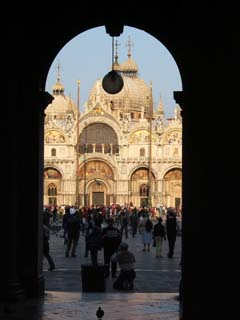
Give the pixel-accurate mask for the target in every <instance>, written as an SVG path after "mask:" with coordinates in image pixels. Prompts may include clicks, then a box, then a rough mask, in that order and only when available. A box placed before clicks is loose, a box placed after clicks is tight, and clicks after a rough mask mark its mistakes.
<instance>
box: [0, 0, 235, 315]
mask: <svg viewBox="0 0 240 320" xmlns="http://www.w3.org/2000/svg"><path fill="white" fill-rule="evenodd" d="M131 5H132V4H129V8H128V10H119V11H116V10H115V9H114V10H112V11H111V8H106V7H105V8H104V5H103V3H101V7H100V8H99V10H97V9H98V7H96V10H94V11H93V10H91V9H90V7H89V8H86V7H85V9H84V10H82V11H78V12H77V13H78V15H77V19H74V18H73V16H74V15H71V13H73V12H74V9H75V8H69V12H68V16H69V17H71V21H68V23H62V24H61V23H59V21H58V23H57V24H55V22H53V23H52V24H49V23H50V22H49V23H48V24H47V23H46V21H43V22H42V24H39V21H38V20H37V21H32V22H31V23H30V22H29V21H28V22H22V24H16V25H15V24H13V23H12V21H10V23H9V25H8V32H9V42H8V46H4V50H7V53H8V59H9V60H8V63H7V65H8V74H9V82H8V95H9V96H8V99H9V106H8V107H7V108H5V109H3V115H2V117H1V118H2V120H3V125H4V129H5V132H7V133H8V135H4V137H6V136H7V139H6V138H4V139H2V147H3V149H2V150H3V152H4V153H5V154H4V157H3V161H4V160H5V162H4V164H3V165H4V167H5V168H11V172H10V173H9V177H8V180H7V182H6V185H4V187H5V191H3V195H4V202H5V203H7V204H9V203H11V212H9V208H8V210H5V212H6V215H5V217H4V218H3V219H4V231H3V233H2V234H3V236H4V238H5V239H9V243H8V246H7V247H6V246H3V250H2V256H3V257H4V260H5V261H6V263H5V264H4V265H3V267H4V270H3V272H2V273H1V284H2V285H1V288H0V295H1V301H5V302H9V301H18V300H21V299H23V298H31V297H39V296H42V295H43V293H44V277H43V271H42V263H41V261H42V260H41V256H42V248H41V243H40V241H39V239H40V238H39V234H40V230H41V229H40V228H41V226H40V223H39V221H40V220H41V219H40V215H41V214H42V203H43V201H42V196H43V195H42V184H43V175H42V173H43V121H44V108H45V107H46V106H47V105H48V104H49V103H50V101H51V100H52V97H51V95H49V94H48V93H46V92H45V91H44V90H45V83H46V78H47V74H48V70H49V68H50V66H51V63H52V61H53V60H54V58H55V56H56V55H57V53H58V52H59V50H61V48H62V47H63V46H64V45H65V44H66V43H67V42H68V41H70V40H71V39H72V38H73V37H74V36H76V35H78V34H79V33H81V32H83V31H86V30H88V29H90V28H94V27H97V26H101V25H106V27H107V31H108V33H110V35H117V34H118V33H119V32H121V28H122V26H124V25H129V26H132V27H135V28H139V29H142V30H144V31H146V32H148V33H149V34H151V35H152V36H154V37H155V38H156V39H159V41H161V42H162V43H163V44H164V45H165V46H166V48H168V50H169V51H170V52H171V54H172V55H173V57H174V59H175V61H176V63H177V65H178V67H179V71H180V73H181V78H182V84H183V92H184V95H183V94H182V93H178V92H177V93H175V100H176V102H177V103H179V105H180V106H181V107H182V109H183V194H184V195H183V206H182V207H183V212H184V216H183V217H184V218H183V242H182V288H183V301H184V303H183V316H184V319H185V320H186V319H199V317H200V306H199V305H200V292H201V289H200V278H201V282H204V279H202V277H201V267H200V266H201V261H202V259H203V256H202V248H201V241H202V237H201V236H200V214H201V215H202V214H203V212H204V213H205V214H206V215H207V216H208V217H209V216H210V214H208V213H211V212H213V211H214V212H218V213H220V214H221V213H223V212H227V211H229V210H231V207H232V209H233V210H234V204H233V203H231V201H230V200H229V201H228V199H232V198H233V195H232V189H231V188H222V186H223V185H225V186H229V185H232V182H233V176H232V175H231V176H230V173H229V170H227V169H228V167H229V166H230V163H231V162H230V158H231V157H229V152H224V153H223V152H222V148H223V145H224V146H225V147H228V150H235V147H236V143H237V141H236V136H237V135H233V134H232V128H233V122H234V121H236V119H234V113H235V112H237V109H236V108H237V107H238V106H237V103H236V100H235V97H234V91H235V92H237V86H236V84H235V80H236V78H234V76H233V70H234V69H235V68H237V67H238V65H239V62H238V60H237V54H236V53H234V52H237V50H235V49H237V45H236V43H237V40H236V39H237V38H239V28H238V27H237V26H234V21H235V22H236V21H238V19H237V18H236V19H235V17H234V13H229V12H228V11H227V10H226V7H228V6H229V5H226V6H225V7H224V12H223V11H221V8H220V6H219V7H218V8H216V7H215V6H214V8H211V7H209V8H208V10H201V9H199V8H198V10H192V9H191V8H189V7H187V5H184V4H181V5H180V4H179V5H175V6H172V2H170V3H169V4H168V3H162V4H161V14H160V12H159V8H158V3H157V2H156V5H155V4H152V5H151V7H150V6H149V7H147V8H146V6H144V9H141V7H139V8H138V10H137V12H136V11H135V9H136V8H135V7H134V8H131ZM89 6H90V5H89ZM103 9H104V10H103ZM131 9H133V10H131ZM189 10H190V13H189ZM30 13H31V12H30ZM30 13H29V12H28V14H29V15H30ZM133 13H134V14H133ZM32 14H35V12H33V13H32ZM22 21H24V19H23V20H22ZM49 21H51V19H50V20H49ZM234 39H235V41H234ZM231 41H232V42H231ZM16 48H17V58H16ZM229 79H231V80H234V81H226V80H229ZM236 83H238V82H237V81H236ZM227 106H231V108H232V109H231V115H232V118H231V121H226V115H228V114H229V113H228V112H227V111H226V107H227ZM9 124H11V126H10V125H9ZM223 128H224V135H221V136H218V132H222V130H223ZM234 137H235V138H234ZM26 166H27V170H26ZM214 166H216V168H217V170H214V171H211V174H210V170H211V168H213V167H214ZM219 175H220V176H221V178H219ZM219 179H220V180H221V183H215V184H214V187H213V181H214V180H215V181H219ZM26 181H28V185H31V190H30V194H29V189H28V190H27V192H28V196H26V190H25V188H24V186H25V183H26ZM219 199H226V200H227V201H220V200H219ZM30 211H31V213H32V212H35V215H33V214H30ZM26 221H27V222H26ZM215 222H216V220H215ZM209 223H210V221H209V220H208V224H209ZM26 234H28V237H26V236H25V235H26ZM212 237H214V231H213V230H212ZM29 239H31V241H29ZM1 243H2V244H3V243H4V241H2V242H1ZM205 249H207V248H206V247H205ZM33 256H34V257H36V259H32V257H33ZM208 264H209V262H208Z"/></svg>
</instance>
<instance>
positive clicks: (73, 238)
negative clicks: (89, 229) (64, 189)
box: [65, 208, 81, 258]
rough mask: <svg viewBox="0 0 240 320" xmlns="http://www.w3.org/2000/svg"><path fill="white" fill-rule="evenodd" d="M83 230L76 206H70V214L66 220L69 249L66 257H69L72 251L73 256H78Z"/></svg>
mask: <svg viewBox="0 0 240 320" xmlns="http://www.w3.org/2000/svg"><path fill="white" fill-rule="evenodd" d="M80 230H81V220H80V217H79V215H78V213H77V212H76V210H75V208H70V214H69V216H68V217H67V220H66V232H67V249H66V254H65V256H66V257H69V253H70V251H71V257H73V258H74V257H76V248H77V244H78V239H79V235H80Z"/></svg>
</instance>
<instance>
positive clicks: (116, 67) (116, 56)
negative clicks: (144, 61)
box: [113, 40, 120, 71]
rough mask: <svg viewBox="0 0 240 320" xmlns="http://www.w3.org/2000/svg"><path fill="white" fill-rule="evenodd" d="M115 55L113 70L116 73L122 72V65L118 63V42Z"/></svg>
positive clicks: (116, 42)
mask: <svg viewBox="0 0 240 320" xmlns="http://www.w3.org/2000/svg"><path fill="white" fill-rule="evenodd" d="M114 46H115V55H114V63H113V69H114V70H116V71H120V64H119V63H118V51H117V47H118V46H120V43H118V41H117V40H116V41H115V44H114Z"/></svg>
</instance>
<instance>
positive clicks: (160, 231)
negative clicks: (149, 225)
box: [153, 217, 166, 258]
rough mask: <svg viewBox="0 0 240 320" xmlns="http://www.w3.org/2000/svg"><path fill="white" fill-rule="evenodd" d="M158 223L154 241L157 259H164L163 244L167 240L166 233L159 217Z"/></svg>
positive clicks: (155, 226)
mask: <svg viewBox="0 0 240 320" xmlns="http://www.w3.org/2000/svg"><path fill="white" fill-rule="evenodd" d="M157 220H158V222H157V223H156V224H155V225H154V227H153V240H154V243H155V247H156V258H162V244H163V240H166V232H165V228H164V225H163V224H162V218H161V217H159V218H158V219H157Z"/></svg>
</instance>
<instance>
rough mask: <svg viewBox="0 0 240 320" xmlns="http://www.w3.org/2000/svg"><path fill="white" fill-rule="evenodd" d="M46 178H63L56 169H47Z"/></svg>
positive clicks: (45, 171) (45, 170)
mask: <svg viewBox="0 0 240 320" xmlns="http://www.w3.org/2000/svg"><path fill="white" fill-rule="evenodd" d="M44 178H45V179H60V178H62V175H61V173H60V172H59V171H58V170H56V169H55V168H46V169H44Z"/></svg>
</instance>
